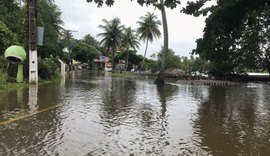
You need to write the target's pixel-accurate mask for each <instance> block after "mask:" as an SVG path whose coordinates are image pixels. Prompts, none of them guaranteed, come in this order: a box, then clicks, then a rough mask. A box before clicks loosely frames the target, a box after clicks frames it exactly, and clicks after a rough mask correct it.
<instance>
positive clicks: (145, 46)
mask: <svg viewBox="0 0 270 156" xmlns="http://www.w3.org/2000/svg"><path fill="white" fill-rule="evenodd" d="M148 42H149V40H146V46H145V51H144V55H143V61H142V66H141V69H143V65H144V60H145V56H146V52H147V48H148Z"/></svg>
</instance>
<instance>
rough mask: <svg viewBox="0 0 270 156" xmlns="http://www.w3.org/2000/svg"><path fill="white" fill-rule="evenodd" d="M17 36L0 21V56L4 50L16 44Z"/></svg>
mask: <svg viewBox="0 0 270 156" xmlns="http://www.w3.org/2000/svg"><path fill="white" fill-rule="evenodd" d="M17 43H18V41H17V36H16V34H15V33H13V32H12V31H11V30H10V29H9V28H8V26H7V25H6V24H5V23H3V22H2V21H0V55H3V54H4V52H5V50H6V49H7V48H8V47H9V46H11V45H14V44H17Z"/></svg>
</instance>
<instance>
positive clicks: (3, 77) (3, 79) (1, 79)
mask: <svg viewBox="0 0 270 156" xmlns="http://www.w3.org/2000/svg"><path fill="white" fill-rule="evenodd" d="M7 80H8V75H7V73H5V72H4V71H3V70H1V69H0V88H1V85H5V84H7Z"/></svg>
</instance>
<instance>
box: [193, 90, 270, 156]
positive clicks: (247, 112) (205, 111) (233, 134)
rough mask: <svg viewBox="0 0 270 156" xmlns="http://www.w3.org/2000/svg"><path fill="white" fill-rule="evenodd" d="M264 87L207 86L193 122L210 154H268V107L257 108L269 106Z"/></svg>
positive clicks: (201, 142) (201, 144) (269, 143)
mask: <svg viewBox="0 0 270 156" xmlns="http://www.w3.org/2000/svg"><path fill="white" fill-rule="evenodd" d="M243 89H245V91H244V92H243ZM266 89H267V90H268V89H269V86H265V85H261V86H258V87H255V88H250V87H248V86H247V87H244V88H243V87H231V88H230V87H210V88H209V94H208V98H207V99H206V100H205V101H203V102H202V103H201V104H200V105H199V108H198V118H197V119H196V120H195V122H194V123H195V124H194V129H195V130H196V135H198V136H199V138H201V141H200V146H205V147H207V149H206V150H207V151H208V152H209V153H212V154H213V155H269V153H270V150H269V148H267V147H269V145H270V142H269V138H270V136H269V134H270V133H269V124H270V122H269V109H268V110H263V109H261V108H260V107H263V108H265V107H266V108H267V107H268V108H269V101H267V100H266V97H267V96H263V95H262V94H265V92H266V91H267V90H266ZM268 91H269V90H268ZM261 98H262V99H261ZM260 99H261V100H260Z"/></svg>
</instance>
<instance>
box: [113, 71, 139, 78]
mask: <svg viewBox="0 0 270 156" xmlns="http://www.w3.org/2000/svg"><path fill="white" fill-rule="evenodd" d="M111 76H112V77H121V78H124V79H134V78H135V77H136V75H135V74H132V73H129V72H122V73H120V72H112V73H111Z"/></svg>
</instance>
